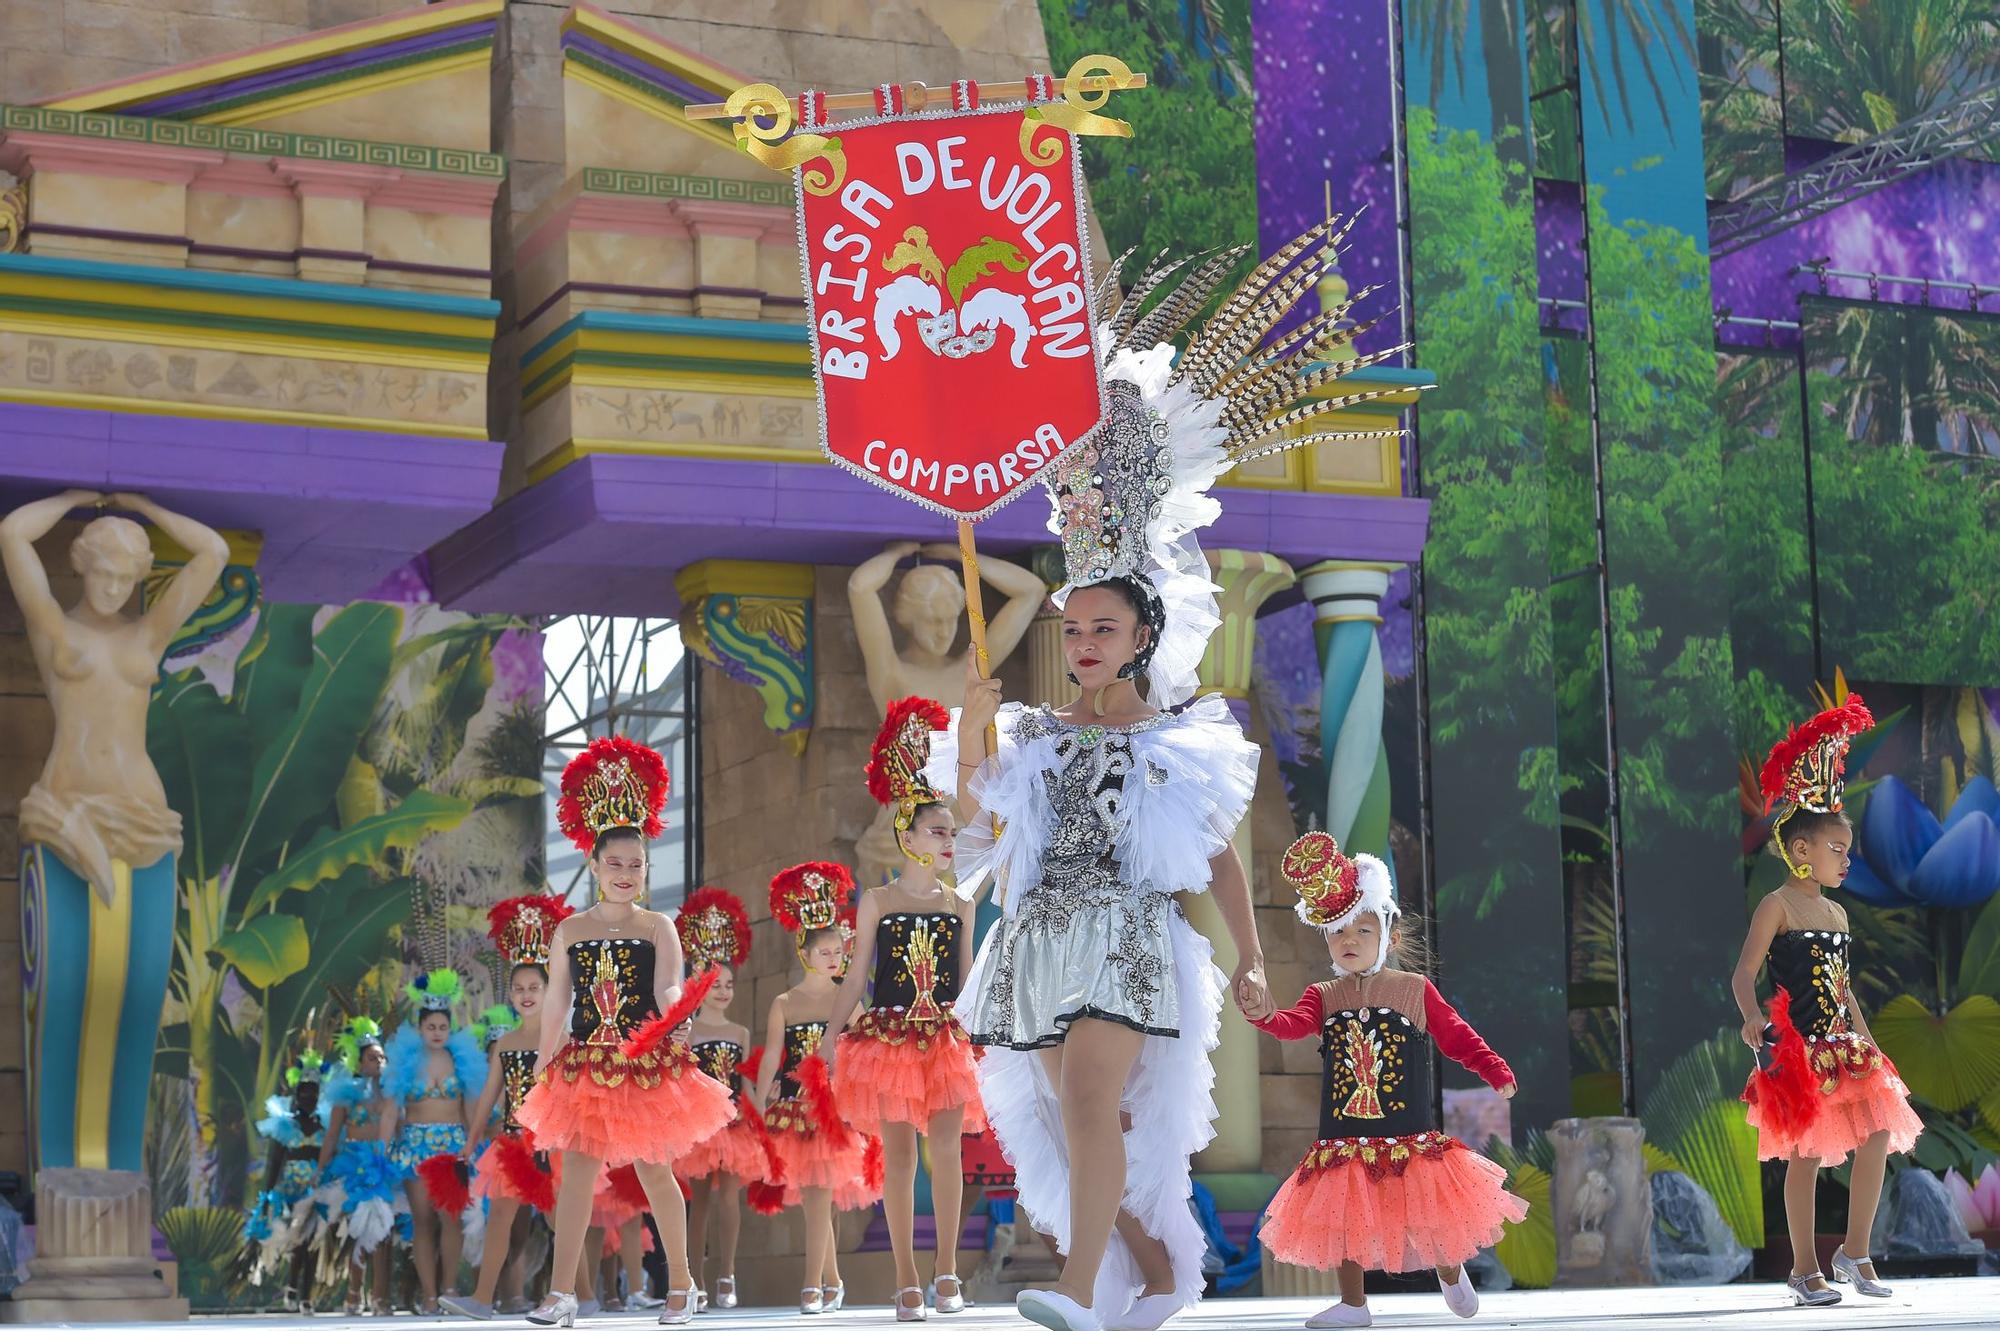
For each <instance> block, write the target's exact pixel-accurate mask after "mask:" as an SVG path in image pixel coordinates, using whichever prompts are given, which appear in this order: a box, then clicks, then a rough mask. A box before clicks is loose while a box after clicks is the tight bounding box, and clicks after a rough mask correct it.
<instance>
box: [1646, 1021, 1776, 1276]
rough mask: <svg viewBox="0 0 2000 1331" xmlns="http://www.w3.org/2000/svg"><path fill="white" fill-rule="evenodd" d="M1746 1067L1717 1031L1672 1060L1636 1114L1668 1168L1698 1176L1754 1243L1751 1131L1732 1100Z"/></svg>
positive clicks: (1731, 1041)
mask: <svg viewBox="0 0 2000 1331" xmlns="http://www.w3.org/2000/svg"><path fill="white" fill-rule="evenodd" d="M1749 1071H1750V1056H1749V1052H1748V1051H1747V1050H1745V1049H1744V1047H1743V1042H1742V1041H1741V1040H1739V1039H1738V1038H1737V1036H1736V1032H1735V1031H1732V1030H1722V1031H1718V1032H1716V1034H1715V1037H1714V1038H1713V1039H1710V1040H1705V1041H1703V1042H1702V1043H1700V1044H1698V1045H1696V1046H1695V1047H1694V1048H1692V1049H1690V1050H1688V1051H1687V1052H1686V1053H1684V1054H1682V1055H1681V1056H1680V1057H1679V1058H1677V1059H1675V1060H1674V1062H1673V1065H1672V1066H1671V1067H1669V1068H1668V1069H1667V1070H1666V1072H1665V1073H1664V1074H1663V1075H1662V1076H1661V1077H1660V1079H1659V1081H1658V1082H1657V1083H1656V1084H1655V1085H1654V1087H1653V1090H1652V1093H1651V1094H1650V1095H1648V1096H1647V1097H1646V1102H1645V1104H1644V1105H1642V1106H1641V1107H1640V1117H1641V1118H1643V1119H1644V1120H1645V1123H1646V1136H1647V1139H1648V1141H1649V1142H1650V1143H1651V1144H1652V1145H1654V1146H1656V1147H1657V1148H1658V1150H1659V1152H1660V1154H1661V1156H1662V1157H1664V1158H1665V1159H1666V1160H1667V1161H1668V1162H1670V1163H1669V1164H1668V1167H1669V1168H1672V1169H1677V1170H1679V1171H1680V1172H1681V1173H1684V1174H1686V1175H1687V1176H1688V1177H1689V1178H1691V1179H1693V1180H1694V1181H1695V1182H1696V1183H1699V1184H1700V1185H1701V1186H1702V1188H1703V1189H1704V1190H1706V1191H1707V1193H1708V1195H1709V1196H1711V1197H1713V1198H1714V1199H1715V1205H1716V1209H1718V1210H1719V1211H1721V1212H1722V1218H1723V1219H1724V1220H1726V1221H1728V1222H1729V1227H1730V1229H1732V1230H1734V1231H1735V1233H1736V1237H1737V1238H1738V1239H1739V1240H1741V1241H1742V1243H1743V1244H1744V1245H1745V1246H1747V1247H1753V1248H1754V1247H1761V1246H1762V1245H1763V1241H1764V1192H1763V1180H1762V1175H1761V1173H1760V1170H1759V1168H1758V1165H1757V1130H1756V1129H1755V1128H1753V1127H1751V1126H1750V1124H1749V1121H1748V1120H1747V1119H1745V1118H1744V1116H1743V1106H1742V1104H1741V1102H1740V1099H1739V1097H1740V1096H1741V1094H1742V1090H1743V1082H1744V1079H1745V1078H1746V1077H1747V1076H1748V1075H1749ZM1654 1167H1658V1165H1657V1158H1656V1161H1655V1164H1654Z"/></svg>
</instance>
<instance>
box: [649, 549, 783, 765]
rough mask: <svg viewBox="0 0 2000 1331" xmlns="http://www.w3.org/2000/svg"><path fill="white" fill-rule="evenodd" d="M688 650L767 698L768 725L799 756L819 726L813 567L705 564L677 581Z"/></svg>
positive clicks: (736, 562)
mask: <svg viewBox="0 0 2000 1331" xmlns="http://www.w3.org/2000/svg"><path fill="white" fill-rule="evenodd" d="M674 587H675V589H676V590H678V591H679V592H680V596H681V641H682V642H684V643H685V644H686V645H687V649H688V650H689V651H691V652H693V653H694V654H695V655H696V656H699V657H700V658H701V659H702V660H704V661H706V662H708V663H709V664H710V665H712V666H714V667H715V668H716V669H717V670H720V671H721V672H722V673H723V674H725V675H727V676H729V678H731V679H733V680H735V681H736V682H737V683H739V684H747V685H749V686H750V687H751V688H753V689H755V690H756V691H757V695H758V696H759V697H760V698H762V699H763V700H764V725H765V727H766V728H767V729H768V730H770V731H771V732H772V733H773V734H775V735H777V736H778V738H779V739H780V740H781V741H782V742H783V744H784V746H785V749H786V751H787V752H789V753H790V754H791V755H792V756H793V757H798V756H800V755H802V754H803V753H805V751H806V740H807V738H808V737H810V736H811V734H812V722H813V651H812V622H813V620H812V603H813V571H812V566H811V565H810V564H766V563H758V562H755V561H752V560H745V559H704V560H703V561H701V562H700V563H699V564H690V565H688V566H687V567H686V568H684V569H682V570H681V571H680V574H679V576H677V577H676V578H675V579H674Z"/></svg>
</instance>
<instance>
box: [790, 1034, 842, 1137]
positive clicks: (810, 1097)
mask: <svg viewBox="0 0 2000 1331" xmlns="http://www.w3.org/2000/svg"><path fill="white" fill-rule="evenodd" d="M792 1077H793V1078H794V1079H795V1080H796V1081H797V1082H798V1083H799V1091H800V1093H801V1096H802V1097H803V1098H804V1100H805V1102H806V1108H807V1109H808V1110H809V1111H811V1113H812V1117H813V1127H814V1128H815V1129H816V1130H817V1131H818V1132H819V1133H820V1134H821V1135H822V1136H826V1137H830V1138H832V1139H833V1140H835V1141H844V1140H846V1137H847V1133H848V1127H847V1123H846V1121H845V1120H843V1119H842V1118H841V1117H840V1110H839V1109H837V1108H836V1107H835V1106H834V1103H833V1076H832V1074H831V1073H829V1072H828V1071H827V1068H826V1060H825V1059H823V1058H821V1057H820V1056H819V1055H818V1054H808V1055H807V1056H806V1057H805V1060H804V1061H803V1062H801V1063H800V1064H799V1065H798V1066H797V1067H796V1068H793V1069H792Z"/></svg>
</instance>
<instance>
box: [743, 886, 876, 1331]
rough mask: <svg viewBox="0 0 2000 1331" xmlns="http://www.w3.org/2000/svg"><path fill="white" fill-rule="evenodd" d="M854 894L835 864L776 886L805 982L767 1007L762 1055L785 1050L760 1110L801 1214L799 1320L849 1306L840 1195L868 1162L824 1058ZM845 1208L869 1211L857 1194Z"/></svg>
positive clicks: (767, 1077)
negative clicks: (836, 1215)
mask: <svg viewBox="0 0 2000 1331" xmlns="http://www.w3.org/2000/svg"><path fill="white" fill-rule="evenodd" d="M853 892H854V880H853V878H852V877H851V876H850V875H849V874H848V872H847V870H846V869H844V868H842V867H841V866H840V865H838V864H800V865H796V866H794V867H793V868H790V869H787V870H785V871H784V872H783V873H781V874H779V875H778V876H777V877H776V878H773V879H772V880H771V915H772V918H774V919H776V920H777V921H778V923H779V925H781V926H782V927H783V928H785V929H787V930H789V931H791V932H792V933H794V934H796V935H797V943H796V947H797V950H798V954H799V960H800V961H801V962H803V963H804V965H805V968H806V973H805V978H804V979H803V980H801V981H799V983H798V984H796V985H794V986H792V987H791V988H790V989H787V990H786V991H785V992H784V993H782V994H779V995H778V996H777V997H776V998H775V999H773V1000H771V1016H770V1020H769V1021H768V1022H767V1023H766V1027H765V1037H764V1048H765V1049H766V1050H767V1051H770V1050H776V1051H779V1056H778V1057H776V1058H773V1057H771V1056H770V1055H769V1053H767V1054H766V1056H765V1058H764V1060H763V1067H762V1070H761V1075H760V1076H759V1078H758V1085H757V1102H758V1103H759V1104H761V1105H764V1106H765V1110H764V1124H765V1126H766V1127H767V1128H768V1129H769V1130H770V1134H771V1146H772V1149H773V1150H774V1151H776V1152H777V1156H778V1161H779V1165H780V1171H781V1173H782V1175H783V1180H784V1188H785V1202H786V1204H787V1205H790V1204H791V1203H793V1202H797V1203H798V1204H799V1205H800V1206H802V1207H803V1208H804V1209H805V1215H806V1254H805V1256H806V1272H805V1286H804V1288H803V1289H802V1290H800V1292H799V1311H800V1312H802V1313H819V1312H837V1311H839V1309H840V1307H841V1304H842V1303H843V1302H845V1300H846V1297H847V1288H846V1286H845V1285H844V1284H843V1283H842V1281H841V1279H840V1255H839V1254H838V1253H837V1252H835V1251H834V1246H835V1245H834V1236H833V1211H834V1205H835V1200H836V1198H835V1192H836V1191H837V1190H839V1189H841V1185H842V1184H847V1185H849V1190H850V1192H851V1191H852V1187H853V1184H854V1183H855V1181H856V1180H858V1179H860V1178H861V1176H862V1173H863V1156H864V1155H865V1153H866V1143H865V1142H864V1141H863V1139H862V1137H861V1134H859V1133H857V1132H854V1131H853V1130H852V1129H850V1128H849V1127H848V1126H847V1125H846V1124H845V1123H843V1122H841V1119H840V1112H839V1110H838V1109H837V1108H836V1107H835V1105H834V1103H833V1088H832V1086H831V1084H830V1083H829V1082H828V1080H827V1070H826V1062H825V1060H824V1059H822V1058H821V1057H820V1048H821V1045H822V1042H823V1041H824V1040H825V1038H826V1032H827V1018H828V1017H829V1016H830V1015H831V1014H832V1012H833V1002H834V998H835V996H836V995H837V994H838V992H839V990H838V988H837V985H838V983H839V980H840V977H841V975H842V974H844V973H845V972H846V969H847V949H848V940H849V939H850V938H852V937H853V932H854V930H853V925H852V923H851V921H852V915H851V914H850V912H851V910H852V907H850V906H849V905H848V904H847V903H848V900H849V898H850V897H851V896H852V895H853ZM773 1091H776V1092H777V1094H776V1098H775V1099H774V1098H773V1096H772V1092H773ZM842 1200H843V1201H844V1202H855V1203H857V1204H865V1203H864V1202H858V1198H857V1197H856V1196H851V1195H850V1196H848V1197H845V1198H843V1199H842Z"/></svg>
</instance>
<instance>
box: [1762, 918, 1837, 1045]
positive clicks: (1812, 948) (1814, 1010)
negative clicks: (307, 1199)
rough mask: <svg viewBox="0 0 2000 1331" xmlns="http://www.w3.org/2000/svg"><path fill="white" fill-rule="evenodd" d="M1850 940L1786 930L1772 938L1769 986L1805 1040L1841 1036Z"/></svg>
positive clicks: (1816, 931) (1820, 932) (1831, 932)
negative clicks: (1783, 997)
mask: <svg viewBox="0 0 2000 1331" xmlns="http://www.w3.org/2000/svg"><path fill="white" fill-rule="evenodd" d="M1848 950H1849V937H1848V935H1847V934H1845V933H1842V932H1840V931H1838V930H1834V929H1787V930H1785V931H1784V932H1783V933H1780V934H1777V935H1775V936H1773V937H1772V939H1771V951H1770V955H1769V964H1770V970H1771V983H1772V984H1773V985H1775V986H1777V987H1779V988H1781V989H1783V990H1784V991H1785V993H1786V994H1787V995H1789V996H1790V998H1791V1012H1792V1025H1794V1026H1796V1027H1798V1028H1799V1034H1800V1035H1802V1036H1804V1037H1805V1038H1806V1039H1808V1040H1824V1039H1827V1038H1829V1037H1830V1036H1836V1035H1846V1034H1848V1033H1849V1032H1851V1031H1852V1030H1853V1029H1854V1026H1853V1022H1852V1021H1851V1020H1850V1019H1849V1017H1848V1010H1847V998H1848V989H1847V984H1848V979H1847V958H1848Z"/></svg>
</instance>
